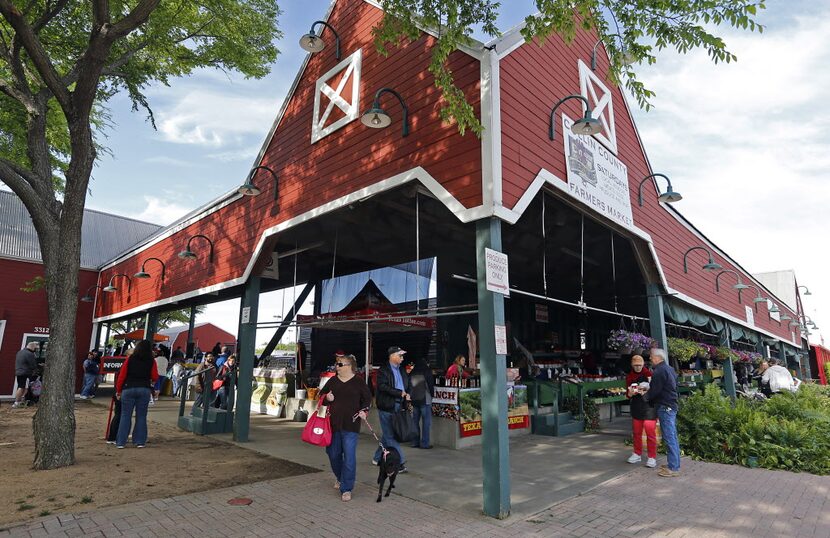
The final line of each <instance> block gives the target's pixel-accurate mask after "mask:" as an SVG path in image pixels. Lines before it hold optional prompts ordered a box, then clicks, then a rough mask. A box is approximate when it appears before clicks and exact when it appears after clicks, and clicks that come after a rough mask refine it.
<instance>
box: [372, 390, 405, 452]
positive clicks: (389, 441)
mask: <svg viewBox="0 0 830 538" xmlns="http://www.w3.org/2000/svg"><path fill="white" fill-rule="evenodd" d="M400 409H401V404H399V403H396V404H395V412H397V411H400ZM392 415H394V413H390V412H389V411H381V410H379V409H378V418H379V419H380V429H381V431H382V432H383V435H381V437H380V442H381V443H383V446H385V447H386V448H389V447H392V448H394V449H395V450H397V451H398V454H400V455H401V464H403V463H404V462H405V461H406V459H405V458H406V456H404V455H403V449H401V445H400V444H399V443H398V442H397V441H396V440H395V434H394V433H393V430H392ZM382 456H383V452H382V451H381V450H380V447H378V449H377V450H375V455H374V456H373V457H372V459H373V460H375V461H380V458H381V457H382Z"/></svg>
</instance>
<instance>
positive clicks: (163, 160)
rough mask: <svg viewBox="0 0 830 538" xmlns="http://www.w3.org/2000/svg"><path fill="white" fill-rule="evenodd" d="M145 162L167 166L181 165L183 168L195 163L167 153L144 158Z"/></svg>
mask: <svg viewBox="0 0 830 538" xmlns="http://www.w3.org/2000/svg"><path fill="white" fill-rule="evenodd" d="M144 162H146V163H150V164H163V165H165V166H179V167H182V168H189V167H191V166H193V165H194V164H195V163H193V162H192V161H185V160H184V159H176V158H175V157H168V156H167V155H156V156H154V157H148V158H146V159H144Z"/></svg>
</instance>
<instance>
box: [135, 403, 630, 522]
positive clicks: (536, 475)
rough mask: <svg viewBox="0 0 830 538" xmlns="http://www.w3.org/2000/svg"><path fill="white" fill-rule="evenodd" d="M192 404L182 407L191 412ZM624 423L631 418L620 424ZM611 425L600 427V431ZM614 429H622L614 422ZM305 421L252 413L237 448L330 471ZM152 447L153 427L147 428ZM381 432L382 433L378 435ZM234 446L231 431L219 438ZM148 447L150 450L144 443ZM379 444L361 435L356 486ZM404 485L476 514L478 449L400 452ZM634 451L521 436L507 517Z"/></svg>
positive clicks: (561, 493)
mask: <svg viewBox="0 0 830 538" xmlns="http://www.w3.org/2000/svg"><path fill="white" fill-rule="evenodd" d="M189 409H190V407H189V406H188V408H187V410H188V412H189ZM177 412H178V406H176V405H174V402H173V401H172V400H165V401H161V402H159V403H158V404H156V405H155V406H154V407H153V408H152V409H151V410H150V415H149V418H150V420H155V421H159V422H164V423H168V424H172V425H175V423H176V416H177ZM624 422H625V424H626V427H628V426H627V424H628V421H627V420H626V421H624ZM606 425H608V423H607V422H606V423H604V424H603V426H606ZM616 426H617V427H619V425H616ZM302 427H303V424H302V423H297V422H290V421H288V420H286V419H277V418H274V417H271V416H267V415H252V416H251V430H250V441H249V442H247V443H238V444H239V446H242V447H245V448H247V449H250V450H256V451H258V452H262V453H264V454H268V455H270V456H274V457H278V458H282V459H286V460H289V461H293V462H296V463H301V464H303V465H307V466H309V467H314V468H318V469H321V470H324V471H327V472H328V473H330V471H329V463H328V457H327V456H326V453H325V451H324V450H323V449H321V448H317V447H314V446H311V445H308V444H305V443H303V442H302V441H301V440H300V433H301V430H302ZM150 430H151V432H150V444H152V428H151V429H150ZM378 433H379V432H378ZM214 437H216V438H217V439H223V440H226V441H228V442H229V443H233V436H232V435H230V434H223V435H216V436H214ZM148 446H150V445H148ZM376 447H377V444H376V443H375V440H374V438H373V437H371V435H368V434H364V435H361V436H360V442H359V445H358V469H357V481H358V483H361V484H364V485H366V486H368V487H371V486H372V485H373V484H374V483H375V480H376V479H377V467H374V466H373V465H372V464H371V463H370V461H371V458H372V454H373V452H374V450H375V448H376ZM403 449H404V452H405V454H406V460H407V468H408V469H409V473H408V474H407V475H406V482H407V483H409V484H411V485H412V486H411V487H407V488H400V489H399V490H398V491H397V493H399V494H400V495H403V496H405V497H407V498H410V499H412V500H416V501H420V502H423V503H426V504H430V505H433V506H436V507H440V508H443V509H446V510H451V511H455V512H459V513H466V514H478V513H480V512H481V504H482V470H481V447H480V446H479V447H473V448H466V449H462V450H450V449H445V448H438V447H436V448H433V449H431V450H421V449H413V448H409V447H407V446H404V447H403ZM630 453H631V449H630V448H629V447H626V446H625V444H624V437H623V436H621V435H600V434H578V435H572V436H569V437H564V438H553V437H543V436H537V435H523V436H519V437H513V438H511V440H510V472H511V479H512V480H511V497H512V514H513V515H515V516H519V517H522V516H527V515H531V514H535V513H537V512H539V511H540V510H544V509H545V508H547V507H549V506H551V505H552V504H554V503H556V502H559V501H561V500H564V499H567V498H570V497H573V496H575V495H579V494H580V493H583V492H585V491H587V490H589V489H590V488H592V487H595V486H597V485H598V484H601V483H602V482H604V481H606V480H608V479H610V478H614V477H616V476H620V475H621V474H623V473H627V472H629V471H631V465H629V464H627V463H626V462H625V459H626V458H627V457H628V456H629V454H630Z"/></svg>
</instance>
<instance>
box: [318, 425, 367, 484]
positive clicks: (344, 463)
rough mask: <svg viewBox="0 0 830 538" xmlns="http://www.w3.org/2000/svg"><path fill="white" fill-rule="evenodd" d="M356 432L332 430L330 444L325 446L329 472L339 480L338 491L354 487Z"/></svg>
mask: <svg viewBox="0 0 830 538" xmlns="http://www.w3.org/2000/svg"><path fill="white" fill-rule="evenodd" d="M358 435H360V434H358V433H357V432H332V434H331V444H330V445H329V446H327V447H326V454H328V455H329V463H331V472H333V473H334V477H335V478H337V480H338V481H339V482H340V493H345V492H347V491H351V490H352V489H354V478H355V473H356V472H357V437H358Z"/></svg>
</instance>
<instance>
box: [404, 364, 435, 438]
mask: <svg viewBox="0 0 830 538" xmlns="http://www.w3.org/2000/svg"><path fill="white" fill-rule="evenodd" d="M409 380H410V383H411V384H412V393H411V394H410V396H411V397H412V407H413V409H412V419H413V421H414V422H415V431H416V432H419V435H418V437H416V438H414V439H413V440H412V448H432V445H431V444H429V434H430V430H431V429H432V389H433V388H434V387H435V380H434V379H433V377H432V370H430V368H429V366H428V365H427V363H426V361H425V360H424V359H416V360H415V367H414V368H412V372H411V373H410V374H409Z"/></svg>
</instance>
